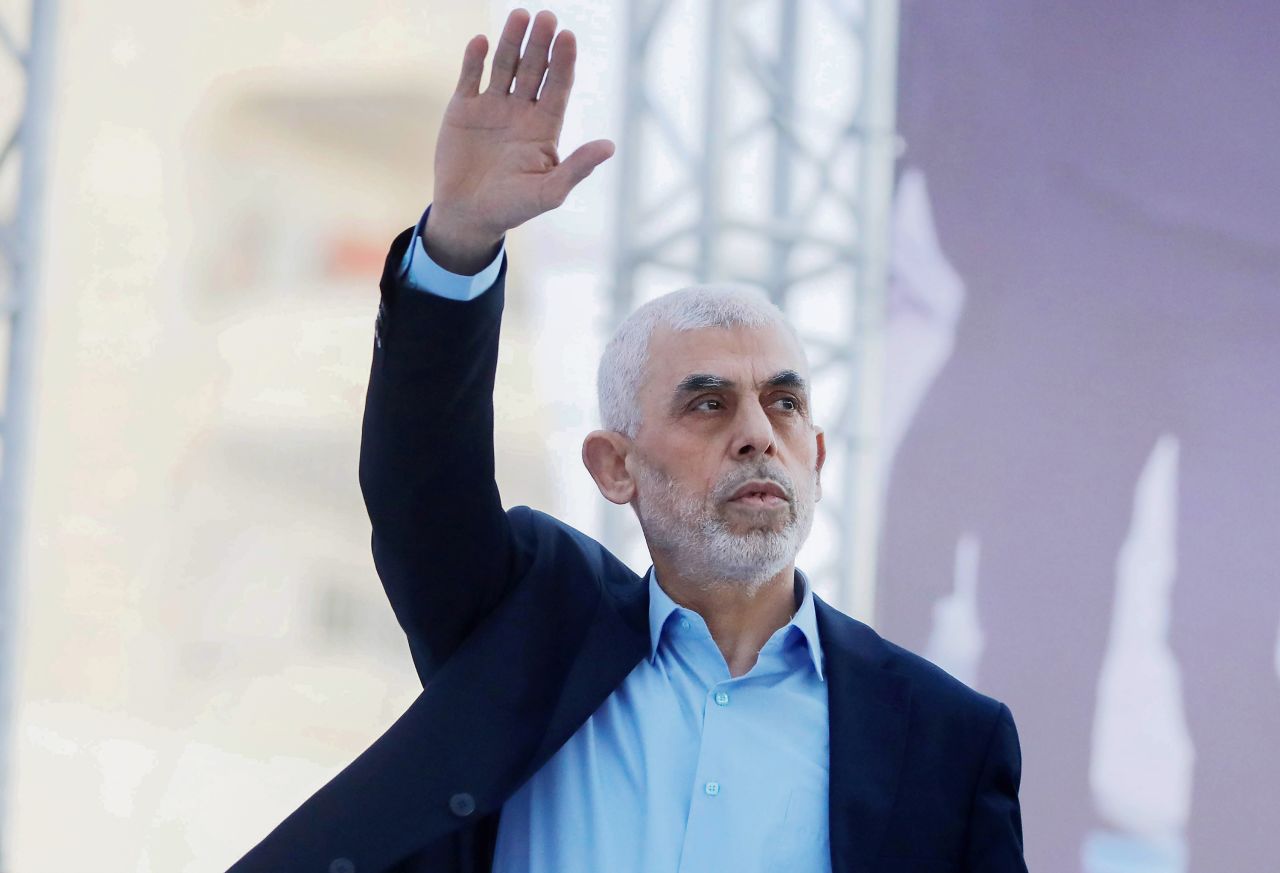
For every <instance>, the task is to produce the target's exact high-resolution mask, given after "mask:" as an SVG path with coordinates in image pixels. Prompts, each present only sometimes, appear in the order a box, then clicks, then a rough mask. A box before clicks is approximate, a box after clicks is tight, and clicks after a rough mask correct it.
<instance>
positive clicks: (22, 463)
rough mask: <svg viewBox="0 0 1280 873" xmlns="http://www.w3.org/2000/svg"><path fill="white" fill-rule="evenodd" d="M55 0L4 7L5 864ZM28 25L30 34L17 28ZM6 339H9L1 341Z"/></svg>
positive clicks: (0, 40) (0, 205) (0, 179)
mask: <svg viewBox="0 0 1280 873" xmlns="http://www.w3.org/2000/svg"><path fill="white" fill-rule="evenodd" d="M55 5H56V4H55V3H54V2H53V0H29V5H26V6H22V7H20V8H19V10H18V14H25V15H26V20H25V21H14V20H12V18H11V17H3V16H0V81H4V80H8V81H4V93H6V94H10V93H12V94H18V95H20V96H21V98H22V102H21V109H20V110H19V111H18V112H17V113H16V115H15V116H13V117H9V116H3V117H0V124H5V125H6V126H7V127H8V129H0V142H3V145H2V146H0V311H2V312H3V315H4V325H5V333H4V337H3V343H4V345H7V354H6V355H5V356H4V360H5V364H4V366H5V371H4V396H3V403H2V404H0V869H8V863H7V860H8V839H7V836H8V835H7V833H6V832H5V830H4V824H5V822H6V821H7V815H6V813H7V811H8V799H9V791H10V786H11V781H10V760H11V755H10V752H11V748H12V741H11V739H12V738H11V733H12V731H11V728H12V724H13V697H14V695H13V676H14V672H15V671H14V664H13V659H14V651H15V645H14V642H15V637H16V634H17V629H18V619H17V616H18V592H17V585H18V579H19V573H20V569H19V568H20V559H21V557H22V556H21V553H20V552H21V550H20V545H21V542H22V529H23V525H22V520H23V514H22V509H23V505H24V495H25V486H26V466H27V440H28V437H29V435H30V431H31V422H30V416H31V386H32V378H31V371H32V367H33V365H34V357H35V349H34V345H35V327H36V324H35V321H36V314H35V303H36V292H37V282H38V278H37V261H38V255H39V251H40V231H41V227H42V207H43V205H44V180H45V176H46V173H45V162H46V157H47V154H48V149H47V140H46V136H47V132H48V119H49V102H50V98H51V96H52V88H51V85H52V81H51V77H52V72H53V58H52V50H53V24H54V17H55V14H56V9H55ZM20 29H25V30H26V32H27V39H26V40H25V42H23V41H20V40H19V39H18V37H17V36H16V35H15V34H16V33H17V32H19V31H20ZM0 348H3V346H0Z"/></svg>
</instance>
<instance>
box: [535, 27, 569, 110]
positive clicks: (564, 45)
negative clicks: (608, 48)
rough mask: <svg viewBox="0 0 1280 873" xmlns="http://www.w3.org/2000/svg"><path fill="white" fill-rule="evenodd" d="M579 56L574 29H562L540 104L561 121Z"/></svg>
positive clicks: (552, 56)
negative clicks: (575, 63) (574, 67)
mask: <svg viewBox="0 0 1280 873" xmlns="http://www.w3.org/2000/svg"><path fill="white" fill-rule="evenodd" d="M577 58H578V42H577V39H576V38H575V37H574V35H573V31H572V30H562V31H560V35H559V36H557V37H556V44H555V46H554V47H552V49H551V64H550V67H549V70H548V72H547V83H546V84H545V85H543V86H542V96H541V97H539V98H538V105H539V106H541V107H542V108H543V109H545V110H546V111H547V112H549V113H551V114H552V115H554V116H555V117H556V118H558V119H560V120H561V121H563V120H564V111H565V107H566V106H568V105H569V91H570V90H572V89H573V66H574V62H575V61H576V60H577Z"/></svg>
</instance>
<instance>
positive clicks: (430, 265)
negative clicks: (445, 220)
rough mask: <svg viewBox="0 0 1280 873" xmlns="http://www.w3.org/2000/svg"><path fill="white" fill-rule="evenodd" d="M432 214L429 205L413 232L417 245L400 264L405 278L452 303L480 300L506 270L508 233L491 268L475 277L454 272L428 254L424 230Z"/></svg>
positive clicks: (414, 243) (413, 285) (486, 268)
mask: <svg viewBox="0 0 1280 873" xmlns="http://www.w3.org/2000/svg"><path fill="white" fill-rule="evenodd" d="M430 214H431V207H430V206H428V207H427V208H426V211H424V212H423V213H422V218H421V219H419V220H418V226H417V228H416V229H415V230H414V232H413V242H412V243H410V245H409V246H408V248H406V249H405V252H404V258H403V260H401V261H400V275H401V277H405V278H407V280H408V284H409V286H410V287H413V288H417V289H418V290H419V291H427V292H429V293H431V294H439V295H440V296H441V297H448V298H449V299H450V300H471V299H473V298H476V297H479V296H480V294H481V292H483V291H484V290H485V289H487V288H488V287H489V286H490V285H492V284H493V283H494V282H495V281H496V280H497V278H498V273H499V272H500V271H501V270H502V256H503V255H505V254H506V253H507V236H506V234H503V235H502V244H501V245H500V246H499V247H498V254H497V256H496V257H495V258H494V259H493V261H492V262H490V264H489V266H487V267H485V268H484V269H483V270H481V271H480V272H479V273H476V274H475V275H474V276H466V275H463V274H461V273H451V272H449V271H448V270H446V269H445V268H444V267H442V266H440V265H439V264H437V263H436V262H435V261H433V260H431V256H430V255H428V254H427V247H426V246H424V245H423V244H422V229H423V228H424V227H426V226H427V216H428V215H430Z"/></svg>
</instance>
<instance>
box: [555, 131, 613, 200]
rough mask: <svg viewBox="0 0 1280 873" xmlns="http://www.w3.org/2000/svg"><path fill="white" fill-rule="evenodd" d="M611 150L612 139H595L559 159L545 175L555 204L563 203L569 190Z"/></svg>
mask: <svg viewBox="0 0 1280 873" xmlns="http://www.w3.org/2000/svg"><path fill="white" fill-rule="evenodd" d="M613 150H614V145H613V141H612V140H608V139H595V140H592V141H591V142H588V143H583V144H582V145H580V146H578V147H577V148H576V149H574V151H573V154H571V155H569V157H567V158H565V159H564V160H563V161H561V162H560V163H559V164H558V165H557V166H556V168H555V169H554V170H552V171H551V173H550V174H548V176H547V184H548V187H549V188H550V189H551V190H550V193H551V195H552V197H553V199H554V201H555V203H556V205H557V206H558V205H560V204H561V203H563V202H564V201H565V198H566V197H568V196H569V192H570V191H572V190H573V189H574V188H575V187H576V186H577V184H578V183H579V182H581V181H582V180H583V179H585V178H587V176H590V175H591V172H592V171H593V170H594V169H595V168H596V167H598V166H600V164H602V163H604V162H605V161H607V160H608V159H609V158H611V157H612V156H613Z"/></svg>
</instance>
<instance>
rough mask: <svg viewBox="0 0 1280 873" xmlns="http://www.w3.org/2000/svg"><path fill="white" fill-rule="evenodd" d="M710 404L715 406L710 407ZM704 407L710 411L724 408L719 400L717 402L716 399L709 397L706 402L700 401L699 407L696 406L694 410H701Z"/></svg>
mask: <svg viewBox="0 0 1280 873" xmlns="http://www.w3.org/2000/svg"><path fill="white" fill-rule="evenodd" d="M708 404H714V405H711V406H708ZM703 407H707V408H710V409H722V408H723V407H724V404H722V403H721V402H720V401H719V400H716V399H715V398H714V397H708V398H707V399H706V400H702V401H699V403H698V404H697V406H695V407H694V408H695V409H701V408H703Z"/></svg>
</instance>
